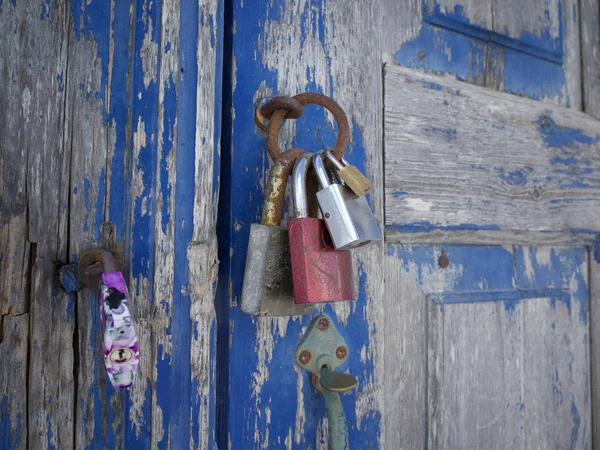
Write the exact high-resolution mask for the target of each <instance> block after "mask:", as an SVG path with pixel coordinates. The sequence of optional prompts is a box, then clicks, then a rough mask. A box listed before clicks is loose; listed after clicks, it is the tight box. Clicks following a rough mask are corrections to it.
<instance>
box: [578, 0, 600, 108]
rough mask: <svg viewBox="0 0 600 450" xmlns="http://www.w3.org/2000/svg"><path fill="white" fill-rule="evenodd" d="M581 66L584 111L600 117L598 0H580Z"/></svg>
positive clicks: (599, 21) (599, 9)
mask: <svg viewBox="0 0 600 450" xmlns="http://www.w3.org/2000/svg"><path fill="white" fill-rule="evenodd" d="M580 12H581V14H580V19H579V21H580V23H581V66H582V72H583V73H582V75H583V108H584V111H585V112H586V113H588V114H591V115H592V116H594V117H596V118H597V119H600V76H599V75H598V74H600V7H599V6H598V1H597V0H581V1H580Z"/></svg>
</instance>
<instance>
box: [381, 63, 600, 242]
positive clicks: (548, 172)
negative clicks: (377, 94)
mask: <svg viewBox="0 0 600 450" xmlns="http://www.w3.org/2000/svg"><path fill="white" fill-rule="evenodd" d="M384 91H385V148H386V152H385V176H386V178H385V183H386V187H385V194H386V226H387V227H388V228H396V229H398V230H400V231H406V232H413V233H414V232H419V231H423V230H427V229H433V228H439V229H446V230H448V229H452V230H455V229H457V228H458V229H471V230H478V229H488V230H490V229H493V230H519V231H521V232H522V231H544V232H563V231H586V232H588V233H593V232H597V231H600V223H599V222H598V218H597V217H598V216H597V213H598V210H599V209H600V176H598V175H599V174H600V122H599V121H597V120H595V119H593V118H591V117H590V116H588V115H586V114H582V113H579V112H576V111H572V110H568V109H565V108H562V107H555V106H549V105H544V104H542V103H540V102H536V101H532V100H528V99H521V98H517V97H515V96H513V95H508V94H503V93H498V92H495V91H492V90H491V89H486V88H480V87H477V86H471V85H469V84H467V83H464V82H459V81H456V80H452V79H449V77H444V78H442V77H438V76H433V75H429V74H422V73H418V72H415V71H412V70H408V69H403V68H400V67H395V66H388V67H386V70H385V75H384Z"/></svg>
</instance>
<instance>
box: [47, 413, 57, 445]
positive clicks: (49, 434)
mask: <svg viewBox="0 0 600 450" xmlns="http://www.w3.org/2000/svg"><path fill="white" fill-rule="evenodd" d="M46 427H47V435H46V437H47V444H48V447H47V448H48V450H56V445H54V443H53V442H52V438H54V433H52V422H51V421H50V414H48V413H46Z"/></svg>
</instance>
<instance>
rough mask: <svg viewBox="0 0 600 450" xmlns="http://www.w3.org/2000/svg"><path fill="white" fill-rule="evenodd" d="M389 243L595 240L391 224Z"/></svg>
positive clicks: (571, 243)
mask: <svg viewBox="0 0 600 450" xmlns="http://www.w3.org/2000/svg"><path fill="white" fill-rule="evenodd" d="M385 240H386V242H388V243H399V244H407V245H408V244H465V245H513V244H514V245H535V246H537V245H545V246H560V247H582V246H585V245H590V244H592V243H593V242H594V241H595V240H596V235H595V234H592V233H568V232H566V233H554V232H539V231H519V230H514V231H513V230H510V231H505V230H458V231H444V230H433V231H428V232H426V233H424V232H415V233H410V232H402V231H399V230H398V229H396V228H394V227H393V226H390V227H388V228H386V230H385Z"/></svg>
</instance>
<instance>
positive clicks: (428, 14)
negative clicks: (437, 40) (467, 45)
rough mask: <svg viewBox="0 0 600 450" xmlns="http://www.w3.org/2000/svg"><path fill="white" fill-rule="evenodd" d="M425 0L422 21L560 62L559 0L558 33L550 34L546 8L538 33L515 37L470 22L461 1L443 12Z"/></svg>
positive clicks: (560, 16)
mask: <svg viewBox="0 0 600 450" xmlns="http://www.w3.org/2000/svg"><path fill="white" fill-rule="evenodd" d="M428 3H429V1H427V0H425V1H424V5H423V10H424V13H425V14H424V16H425V17H424V21H425V22H427V23H430V24H432V25H437V26H439V27H442V28H445V29H448V30H452V31H454V32H456V33H459V34H463V35H465V36H470V37H472V38H475V39H478V40H480V41H485V42H491V43H495V44H499V45H501V46H502V47H505V48H508V49H513V50H516V51H518V52H521V53H524V54H527V55H529V56H533V57H535V58H538V59H545V60H547V61H550V62H553V63H554V64H557V65H560V64H562V60H563V44H562V5H561V3H560V2H559V5H558V12H559V18H558V21H559V24H560V25H559V26H560V31H559V36H558V37H557V38H554V37H552V30H551V20H550V13H549V11H547V10H546V11H545V17H546V24H547V26H546V28H545V29H544V30H542V32H541V35H540V36H535V35H533V34H531V33H527V32H526V33H522V34H521V35H520V36H519V37H518V38H514V37H511V36H510V35H509V32H508V30H505V31H504V33H498V32H495V31H491V30H489V29H488V28H485V27H483V26H481V25H478V24H475V23H471V21H470V20H469V18H467V17H466V16H465V14H464V8H463V7H462V6H461V5H455V6H454V10H453V11H452V12H442V10H441V7H440V5H439V4H437V3H436V2H435V1H432V2H431V3H432V5H433V11H431V8H430V7H429V5H428Z"/></svg>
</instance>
